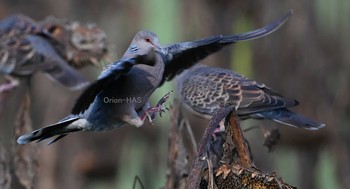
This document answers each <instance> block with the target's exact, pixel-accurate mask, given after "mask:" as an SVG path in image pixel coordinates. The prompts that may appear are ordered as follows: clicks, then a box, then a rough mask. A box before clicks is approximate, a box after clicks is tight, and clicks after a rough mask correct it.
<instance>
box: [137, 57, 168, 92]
mask: <svg viewBox="0 0 350 189" xmlns="http://www.w3.org/2000/svg"><path fill="white" fill-rule="evenodd" d="M155 61H156V62H155V64H154V65H153V66H148V65H145V64H138V65H136V67H138V68H140V69H142V70H144V71H146V72H147V73H148V76H147V79H148V80H149V81H151V83H152V84H153V85H154V86H155V87H158V85H159V83H160V81H161V80H162V78H163V73H164V67H165V66H164V62H163V59H162V58H161V57H160V56H159V55H156V60H155Z"/></svg>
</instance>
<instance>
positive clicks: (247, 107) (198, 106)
mask: <svg viewBox="0 0 350 189" xmlns="http://www.w3.org/2000/svg"><path fill="white" fill-rule="evenodd" d="M177 93H178V95H179V97H180V99H181V100H182V102H183V104H184V105H185V106H186V107H187V108H189V109H190V110H191V111H192V112H193V113H195V114H196V115H199V116H201V117H204V118H207V119H210V118H211V116H212V115H214V114H215V112H217V111H218V110H219V109H220V108H221V107H223V105H224V104H226V103H230V104H233V105H235V106H236V108H237V114H238V116H239V117H240V118H241V119H247V118H256V119H272V120H274V121H277V122H280V123H283V124H286V125H290V126H295V127H301V128H305V129H310V130H313V129H318V128H321V127H323V126H324V124H321V123H318V122H316V121H313V120H310V119H308V118H305V117H303V116H301V115H299V114H296V113H293V112H291V111H289V110H288V108H289V107H292V106H296V105H298V102H297V101H296V100H294V99H289V98H285V97H283V96H282V95H280V94H278V93H276V92H274V91H273V90H271V89H270V88H268V87H267V86H265V85H264V84H261V83H258V82H256V81H254V80H250V79H248V78H246V77H245V76H243V75H241V74H238V73H236V72H233V71H231V70H226V69H221V68H215V67H208V66H205V65H201V64H197V65H195V66H193V67H192V68H191V69H188V70H186V71H184V72H183V73H182V74H181V75H179V76H178V77H177Z"/></svg>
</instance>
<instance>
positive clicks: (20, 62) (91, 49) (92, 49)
mask: <svg viewBox="0 0 350 189" xmlns="http://www.w3.org/2000/svg"><path fill="white" fill-rule="evenodd" d="M106 53H107V43H106V35H105V33H104V32H103V31H102V30H100V29H99V28H97V27H96V26H95V25H91V24H90V25H87V26H83V25H80V24H79V23H77V22H67V21H60V20H58V19H54V18H52V17H51V18H48V19H46V20H44V21H43V22H35V21H34V20H32V19H31V18H29V17H27V16H24V15H14V16H9V17H7V18H5V19H3V20H2V21H0V73H2V74H4V75H5V76H6V78H9V76H14V77H21V78H24V77H30V76H31V75H32V74H34V73H35V72H37V71H43V72H45V73H47V75H48V76H49V78H50V79H53V80H54V81H56V82H58V83H60V84H62V85H64V86H66V87H68V88H70V89H73V90H76V89H81V88H82V87H84V86H86V85H87V84H88V83H89V82H88V81H87V80H86V79H85V78H84V77H83V76H81V74H80V73H79V72H77V71H76V70H74V68H72V67H71V66H74V67H83V66H84V65H87V64H97V63H98V62H99V61H100V60H102V59H103V58H104V57H105V56H106ZM7 80H8V81H11V82H8V84H5V86H3V87H1V88H2V90H3V91H6V90H10V89H11V88H13V87H15V85H16V83H17V82H14V79H13V78H12V79H7ZM0 92H1V91H0Z"/></svg>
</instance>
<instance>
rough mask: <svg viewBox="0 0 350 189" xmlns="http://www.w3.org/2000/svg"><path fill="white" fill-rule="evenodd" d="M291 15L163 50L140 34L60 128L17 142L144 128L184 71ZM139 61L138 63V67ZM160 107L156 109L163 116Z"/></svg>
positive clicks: (155, 39)
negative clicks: (167, 84)
mask: <svg viewBox="0 0 350 189" xmlns="http://www.w3.org/2000/svg"><path fill="white" fill-rule="evenodd" d="M291 14H292V13H291V12H289V13H288V14H287V15H285V16H284V17H283V18H281V19H279V20H277V21H275V22H273V23H271V24H269V25H267V26H265V27H263V28H260V29H257V30H254V31H251V32H247V33H243V34H238V35H231V36H222V35H218V36H213V37H209V38H205V39H202V40H197V41H192V42H182V43H175V44H172V45H169V46H166V47H161V46H160V44H159V41H158V37H157V36H156V34H154V33H153V32H149V31H140V32H138V33H137V34H136V35H135V37H134V39H133V40H132V42H131V44H130V46H129V48H128V49H127V51H126V52H125V54H124V55H123V57H122V58H121V60H120V61H117V62H115V63H113V64H111V66H109V67H108V68H107V69H106V70H105V71H103V72H102V73H101V75H100V76H99V78H98V79H97V80H96V81H95V82H94V83H93V84H91V85H90V86H89V87H88V88H87V89H86V90H85V91H84V92H83V93H82V95H81V96H80V97H79V98H78V99H77V101H76V104H75V106H74V107H73V109H72V112H71V115H69V116H67V117H66V118H64V119H63V120H61V121H60V122H58V123H57V124H54V125H51V126H48V127H44V128H42V129H38V130H35V131H33V132H32V133H30V134H26V135H23V136H21V137H19V138H18V140H17V142H18V143H20V144H24V143H28V142H31V141H35V140H38V141H41V140H44V139H47V138H50V137H53V136H55V135H59V136H58V137H57V138H55V139H54V140H53V141H51V142H50V143H52V142H55V141H57V140H58V139H60V138H62V137H63V136H65V135H66V134H67V133H69V132H74V131H105V130H110V129H113V128H119V127H122V126H124V125H134V126H141V125H143V121H144V120H143V119H144V118H145V116H144V115H145V114H147V110H149V109H150V114H151V117H152V118H153V117H154V112H155V109H154V108H149V103H148V99H149V97H150V95H151V94H152V93H153V92H154V91H155V90H156V89H157V88H158V87H159V86H160V85H161V84H162V83H163V82H164V81H166V80H171V79H172V78H173V77H175V76H176V75H177V74H179V73H181V72H182V71H183V70H184V69H186V68H189V67H191V66H192V65H193V64H195V63H196V62H197V61H199V60H201V59H203V58H205V57H207V56H208V55H210V54H212V53H214V52H216V51H218V50H220V49H221V48H223V47H224V46H226V45H229V44H232V43H236V42H239V41H244V40H251V39H256V38H259V37H262V36H266V35H268V34H270V33H272V32H273V31H275V30H277V29H278V28H279V27H280V26H281V25H282V24H283V23H284V22H285V21H286V20H287V19H288V17H289V16H290V15H291ZM150 50H151V51H152V50H154V51H155V58H154V66H150V65H146V64H148V63H145V62H150V61H149V58H147V59H148V61H146V60H145V58H144V57H148V56H146V55H147V54H149V52H150ZM151 54H152V53H151ZM143 55H144V56H143ZM135 58H136V59H137V60H135ZM130 62H133V64H130ZM135 62H137V63H138V64H137V65H134V64H135ZM122 65H123V66H122ZM125 65H129V66H125ZM130 65H131V66H130ZM133 65H134V66H133ZM126 67H127V69H126ZM167 98H168V94H167V95H165V97H164V99H161V100H160V101H159V102H160V103H159V104H158V105H157V106H159V107H161V104H162V103H164V102H165V101H166V99H167ZM128 99H129V100H128ZM159 107H158V108H156V111H158V112H160V113H161V112H163V111H164V110H162V108H159ZM140 117H142V119H141V118H140Z"/></svg>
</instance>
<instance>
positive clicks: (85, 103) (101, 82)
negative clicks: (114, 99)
mask: <svg viewBox="0 0 350 189" xmlns="http://www.w3.org/2000/svg"><path fill="white" fill-rule="evenodd" d="M154 63H155V56H154V52H150V53H148V54H145V55H137V56H135V57H134V58H126V59H121V60H118V61H116V62H113V63H112V64H110V65H109V66H108V67H107V68H105V69H104V70H103V71H102V73H101V74H100V76H99V77H98V78H97V80H96V81H95V82H93V83H92V84H90V85H89V87H88V88H87V89H85V91H84V92H83V93H82V94H81V95H80V97H79V98H78V99H77V101H76V103H75V105H74V107H73V109H72V112H71V113H72V114H80V113H83V112H84V111H85V110H87V109H88V108H89V106H90V104H91V103H92V102H93V101H94V100H95V97H96V96H97V95H98V94H99V93H100V92H101V91H103V89H105V88H106V87H109V85H110V83H111V82H112V81H115V80H118V79H119V78H120V76H122V75H125V74H127V73H129V72H130V70H131V69H132V68H133V66H134V65H135V64H147V65H151V66H152V65H154Z"/></svg>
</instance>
